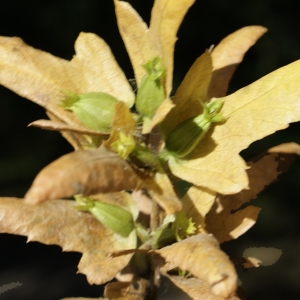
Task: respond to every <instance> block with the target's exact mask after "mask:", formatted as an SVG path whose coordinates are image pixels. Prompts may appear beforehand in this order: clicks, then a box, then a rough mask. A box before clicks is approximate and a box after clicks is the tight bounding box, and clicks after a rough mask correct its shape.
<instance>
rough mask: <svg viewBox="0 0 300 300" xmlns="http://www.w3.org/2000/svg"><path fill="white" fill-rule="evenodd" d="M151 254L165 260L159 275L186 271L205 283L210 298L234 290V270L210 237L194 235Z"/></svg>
mask: <svg viewBox="0 0 300 300" xmlns="http://www.w3.org/2000/svg"><path fill="white" fill-rule="evenodd" d="M155 252H156V253H158V254H159V255H160V256H161V257H163V258H164V259H165V262H166V264H165V265H164V266H163V267H162V272H167V271H168V270H171V269H174V268H180V269H181V270H183V271H189V272H191V273H192V274H193V275H194V276H195V277H196V278H198V279H200V280H203V281H205V282H206V283H208V285H209V287H210V289H211V292H212V293H213V294H214V295H216V296H219V297H223V298H228V297H230V296H232V295H233V294H234V293H235V291H236V289H237V275H236V272H235V268H234V266H233V264H232V262H231V261H230V260H229V258H228V256H227V255H226V254H225V253H224V252H223V251H222V250H221V249H220V248H219V243H218V241H217V240H216V239H215V238H214V237H213V235H211V234H198V235H195V236H192V237H189V238H187V239H185V240H182V241H180V242H177V243H175V244H172V245H171V246H167V247H164V248H162V249H160V250H156V251H155Z"/></svg>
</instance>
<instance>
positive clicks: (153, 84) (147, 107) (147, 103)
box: [135, 57, 165, 121]
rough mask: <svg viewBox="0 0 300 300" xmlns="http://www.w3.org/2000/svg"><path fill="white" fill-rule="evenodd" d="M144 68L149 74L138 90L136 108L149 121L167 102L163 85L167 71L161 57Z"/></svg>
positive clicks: (155, 58) (150, 61)
mask: <svg viewBox="0 0 300 300" xmlns="http://www.w3.org/2000/svg"><path fill="white" fill-rule="evenodd" d="M144 68H145V70H146V72H147V73H146V75H145V76H144V78H143V80H142V82H141V84H140V87H139V89H138V92H137V95H136V100H135V107H136V110H137V111H138V112H139V113H140V114H141V115H142V116H143V117H144V119H146V121H149V120H151V119H152V118H153V116H154V114H155V112H156V110H157V109H158V107H159V106H160V105H161V103H162V102H163V101H164V100H165V91H164V87H163V84H162V79H163V77H164V76H165V69H164V67H163V63H162V60H161V58H159V57H154V58H152V59H150V60H149V61H148V63H147V64H145V65H144Z"/></svg>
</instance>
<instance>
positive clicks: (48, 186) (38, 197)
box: [25, 147, 142, 204]
mask: <svg viewBox="0 0 300 300" xmlns="http://www.w3.org/2000/svg"><path fill="white" fill-rule="evenodd" d="M141 184H142V181H141V180H140V178H139V177H138V176H137V175H136V173H135V172H134V171H133V170H132V169H131V167H130V165H129V164H128V163H127V162H126V161H125V160H123V159H122V158H120V157H119V156H118V155H117V154H115V153H113V152H110V151H108V150H107V149H106V148H105V147H100V148H99V149H97V150H79V151H76V152H72V153H69V154H66V155H64V156H62V157H60V158H59V159H57V160H55V161H54V162H52V163H51V164H49V165H48V166H46V167H45V168H44V169H42V171H40V173H39V174H38V175H37V176H36V178H35V180H34V181H33V183H32V186H31V187H30V189H29V190H28V192H27V193H26V195H25V201H26V202H27V203H30V204H36V203H39V202H42V201H46V200H52V199H60V198H65V197H70V196H73V195H75V194H83V195H87V196H89V195H93V194H98V193H109V192H110V193H112V192H119V191H123V190H130V189H135V188H138V187H139V186H141Z"/></svg>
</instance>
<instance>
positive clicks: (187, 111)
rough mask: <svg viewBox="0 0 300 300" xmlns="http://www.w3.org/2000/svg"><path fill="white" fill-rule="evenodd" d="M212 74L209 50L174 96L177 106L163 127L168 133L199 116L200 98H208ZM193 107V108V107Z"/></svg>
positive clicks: (191, 70)
mask: <svg viewBox="0 0 300 300" xmlns="http://www.w3.org/2000/svg"><path fill="white" fill-rule="evenodd" d="M211 76H212V61H211V57H210V54H209V53H208V52H205V53H203V54H202V55H201V56H200V57H198V58H197V60H196V61H195V62H194V64H193V65H192V67H191V68H190V69H189V71H188V73H187V74H186V75H185V77H184V80H183V81H182V83H181V84H180V86H179V88H178V89H177V91H176V94H175V96H174V98H173V102H174V104H175V107H174V108H173V109H172V111H170V113H169V114H168V115H167V116H166V118H165V120H164V121H163V123H162V126H161V129H162V130H163V132H164V134H165V135H167V134H168V133H169V132H170V131H171V130H172V129H173V128H175V127H176V126H177V125H178V124H180V123H181V122H183V121H184V120H186V119H188V118H191V117H194V116H197V115H199V114H201V112H202V111H203V107H202V106H201V103H200V101H199V100H202V101H203V102H205V101H206V100H207V98H206V95H207V90H208V86H209V83H210V80H211ZM191 108H192V109H191Z"/></svg>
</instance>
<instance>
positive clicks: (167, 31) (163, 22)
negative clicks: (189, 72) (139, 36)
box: [149, 0, 195, 96]
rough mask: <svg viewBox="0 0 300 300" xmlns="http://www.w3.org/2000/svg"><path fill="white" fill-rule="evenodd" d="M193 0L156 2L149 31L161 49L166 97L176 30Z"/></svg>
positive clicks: (170, 82)
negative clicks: (164, 69)
mask: <svg viewBox="0 0 300 300" xmlns="http://www.w3.org/2000/svg"><path fill="white" fill-rule="evenodd" d="M194 2H195V0H156V1H155V2H154V5H153V8H152V12H151V20H150V26H149V31H150V35H151V37H152V40H153V41H154V42H155V41H156V43H157V44H158V45H159V46H160V47H161V50H160V51H161V53H162V55H161V57H162V59H163V62H164V66H165V68H166V78H165V80H166V84H165V91H166V95H167V96H168V95H170V93H171V90H172V80H173V56H174V47H175V43H176V41H177V37H176V34H177V31H178V28H179V26H180V24H181V22H182V20H183V18H184V16H185V14H186V12H187V11H188V9H189V8H190V7H191V6H192V4H193V3H194Z"/></svg>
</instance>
